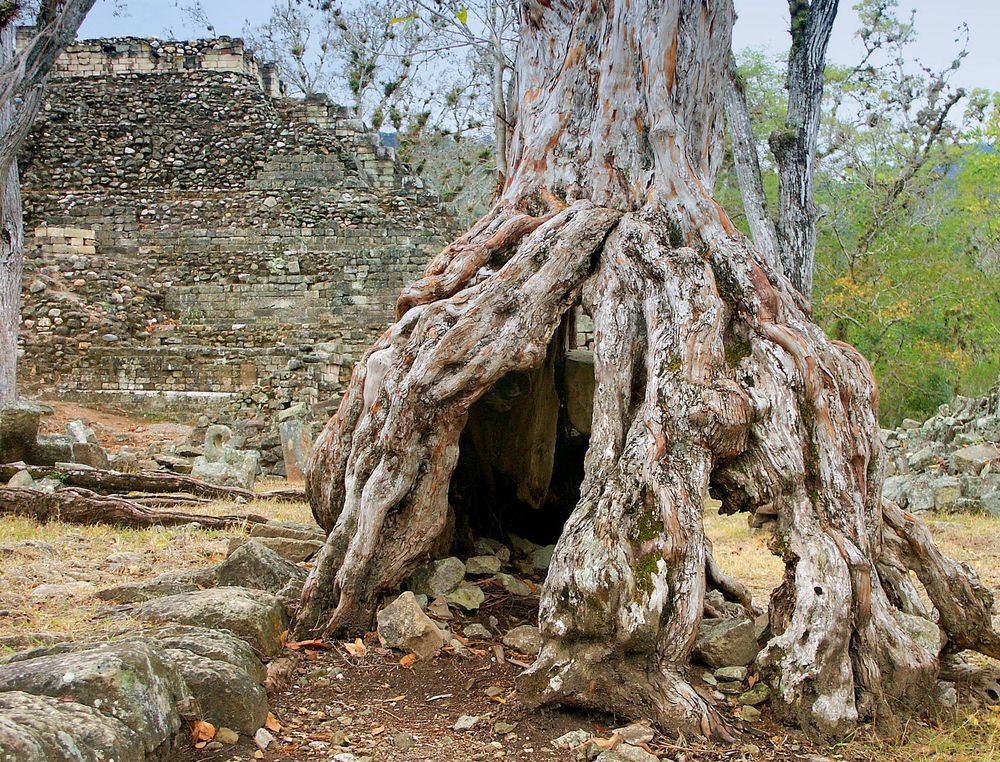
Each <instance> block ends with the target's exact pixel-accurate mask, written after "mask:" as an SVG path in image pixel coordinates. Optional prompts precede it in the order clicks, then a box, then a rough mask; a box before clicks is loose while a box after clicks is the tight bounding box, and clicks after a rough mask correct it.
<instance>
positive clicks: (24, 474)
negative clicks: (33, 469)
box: [7, 469, 35, 487]
mask: <svg viewBox="0 0 1000 762" xmlns="http://www.w3.org/2000/svg"><path fill="white" fill-rule="evenodd" d="M34 483H35V480H34V479H32V478H31V474H30V473H29V472H28V470H27V469H24V470H23V471H18V472H17V473H16V474H14V475H13V476H12V477H10V480H9V481H8V482H7V486H8V487H31V486H32V485H33V484H34Z"/></svg>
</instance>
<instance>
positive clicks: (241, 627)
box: [132, 587, 288, 658]
mask: <svg viewBox="0 0 1000 762" xmlns="http://www.w3.org/2000/svg"><path fill="white" fill-rule="evenodd" d="M132 615H133V616H134V617H135V618H137V619H139V620H141V621H144V622H153V623H168V622H174V623H176V624H187V625H193V626H196V627H207V628H210V629H216V630H229V631H230V632H232V633H233V634H234V635H237V636H239V637H241V638H243V639H244V640H246V641H247V642H248V643H249V644H250V645H251V646H252V647H253V649H254V650H255V651H256V652H257V653H258V654H260V655H261V656H263V657H264V658H270V657H273V656H276V655H277V654H278V653H280V652H281V648H282V644H281V633H282V632H284V631H285V630H286V629H288V622H287V620H286V618H285V612H284V609H283V607H282V605H281V601H280V600H279V599H278V598H277V597H276V596H274V595H272V594H271V593H267V592H264V591H263V590H253V589H250V588H245V587H215V588H209V589H208V590H197V591H193V592H190V593H180V594H178V595H168V596H165V597H163V598H154V599H153V600H151V601H146V602H145V603H142V604H139V605H138V606H137V607H136V608H135V609H134V611H133V612H132Z"/></svg>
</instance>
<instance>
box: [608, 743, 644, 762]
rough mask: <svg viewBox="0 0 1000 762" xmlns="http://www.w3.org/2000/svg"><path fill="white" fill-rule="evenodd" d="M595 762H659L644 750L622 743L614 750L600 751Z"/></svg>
mask: <svg viewBox="0 0 1000 762" xmlns="http://www.w3.org/2000/svg"><path fill="white" fill-rule="evenodd" d="M595 762H659V759H658V757H657V756H656V755H655V754H650V753H649V752H648V751H646V750H645V749H641V748H639V747H638V746H632V745H631V744H627V743H623V744H622V745H621V746H616V747H615V748H614V749H608V750H607V751H602V752H601V753H600V754H598V755H597V757H596V759H595Z"/></svg>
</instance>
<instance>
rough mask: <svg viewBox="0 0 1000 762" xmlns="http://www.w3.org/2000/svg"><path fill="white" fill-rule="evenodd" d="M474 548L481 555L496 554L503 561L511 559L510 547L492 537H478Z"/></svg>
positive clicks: (473, 544)
mask: <svg viewBox="0 0 1000 762" xmlns="http://www.w3.org/2000/svg"><path fill="white" fill-rule="evenodd" d="M472 548H473V550H474V551H475V552H476V553H477V554H479V555H481V556H496V557H497V558H499V559H500V560H501V561H502V562H503V563H507V562H508V561H510V548H508V547H507V546H506V545H504V544H503V543H502V542H500V541H499V540H494V539H493V538H492V537H477V538H476V539H475V541H474V542H473V543H472Z"/></svg>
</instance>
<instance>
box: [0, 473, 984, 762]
mask: <svg viewBox="0 0 1000 762" xmlns="http://www.w3.org/2000/svg"><path fill="white" fill-rule="evenodd" d="M285 486H289V485H288V484H287V482H284V481H283V480H269V481H265V482H263V483H262V484H260V485H258V488H259V489H261V490H266V489H276V488H280V487H285ZM191 512H195V511H193V510H192V511H191ZM197 512H204V513H207V514H213V515H218V514H232V513H258V514H262V515H265V516H269V517H272V518H275V519H283V520H291V521H303V522H309V521H311V520H312V517H311V514H310V512H309V509H308V507H307V506H306V505H305V504H301V503H280V502H275V501H255V502H252V503H249V504H238V503H233V502H221V501H220V502H214V503H208V504H205V505H202V506H198V509H197ZM929 523H930V526H931V530H932V532H933V533H934V535H935V537H936V538H937V540H938V542H939V543H940V544H941V546H942V549H943V550H944V551H945V552H947V553H949V554H950V555H952V556H954V557H956V558H958V559H960V560H963V561H968V562H969V563H971V564H973V565H974V566H975V567H976V568H977V569H978V570H979V572H980V574H981V576H982V579H983V581H984V582H985V583H986V584H987V585H989V586H990V587H991V588H992V589H994V591H997V592H998V593H1000V542H998V541H997V537H998V535H1000V523H998V522H997V521H995V520H992V519H986V518H981V517H970V516H955V517H947V518H932V519H931V520H930V521H929ZM706 529H707V532H708V535H709V537H710V538H711V539H712V541H713V543H714V546H715V554H716V558H717V559H718V561H719V564H720V565H721V566H722V568H723V569H724V570H725V571H727V572H729V573H730V574H733V575H735V576H737V577H739V578H740V579H742V580H743V581H744V582H746V583H747V584H748V585H749V586H750V587H751V589H752V591H753V594H754V598H755V600H756V601H757V602H758V604H761V605H766V602H767V599H768V596H769V595H770V592H771V590H772V589H773V588H774V587H775V586H776V585H777V584H778V583H779V582H780V581H781V576H782V571H783V570H782V564H781V562H780V561H779V560H778V559H777V558H775V557H774V556H773V555H772V554H771V553H770V552H769V551H768V550H767V547H766V535H765V534H762V533H754V532H751V531H750V530H748V528H747V524H746V517H745V516H720V515H719V514H718V512H717V511H715V510H712V509H709V510H708V511H707V513H706ZM240 531H241V530H239V529H234V530H232V531H230V532H219V531H206V530H202V529H195V528H190V527H180V528H168V529H165V528H157V529H150V530H121V529H117V528H114V527H106V526H96V527H85V526H71V525H66V524H60V523H57V522H56V523H51V524H45V525H39V524H37V523H36V522H33V521H30V520H27V519H21V518H4V519H0V610H2V611H0V635H12V634H13V635H23V636H30V635H32V634H36V633H44V634H48V635H50V636H51V635H55V636H61V637H65V638H70V637H81V636H86V637H88V638H100V637H106V636H109V635H112V634H115V633H117V632H120V631H121V630H122V629H123V628H124V627H127V626H128V622H127V620H124V619H122V618H120V617H116V616H115V615H112V616H108V613H109V611H108V607H107V605H106V604H104V603H102V602H100V601H96V600H94V599H93V598H91V597H90V596H86V595H84V596H80V597H77V598H57V599H49V600H45V601H37V600H32V599H31V591H32V589H34V588H35V587H37V586H38V585H40V584H45V583H65V582H72V581H84V582H90V583H91V584H93V585H94V586H95V587H97V588H102V587H107V586H110V585H115V584H121V583H123V582H131V581H139V580H143V579H148V578H151V577H154V576H156V575H157V574H161V573H163V572H164V571H169V570H183V569H192V568H197V567H199V566H206V565H208V564H210V563H214V562H216V561H219V560H221V559H222V558H223V557H224V556H225V553H226V545H227V539H228V537H229V536H231V535H233V534H237V533H239V532H240ZM38 543H45V545H39V544H38ZM123 552H124V553H135V554H137V556H138V560H134V561H130V562H128V563H125V564H120V563H115V562H113V561H109V560H108V557H109V556H110V555H112V554H114V553H123ZM0 650H3V649H0ZM824 753H825V754H827V755H828V756H829V757H830V758H832V759H843V760H865V761H866V762H932V761H933V762H941V761H943V760H960V761H963V762H1000V714H998V711H997V710H995V709H989V708H984V709H982V710H980V711H977V712H970V711H969V710H962V709H959V710H956V711H955V712H954V713H953V714H951V715H948V716H945V717H942V718H940V719H939V720H938V721H937V722H920V723H913V724H911V725H909V726H908V727H907V728H905V730H904V731H903V732H902V733H901V734H900V735H899V737H897V738H892V739H880V738H877V737H873V736H870V735H867V734H866V733H865V732H864V731H863V732H859V734H858V735H857V737H855V738H854V739H851V740H850V741H849V742H847V743H844V744H841V745H838V746H836V747H831V748H830V749H827V750H825V751H824ZM727 758H728V757H727Z"/></svg>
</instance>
